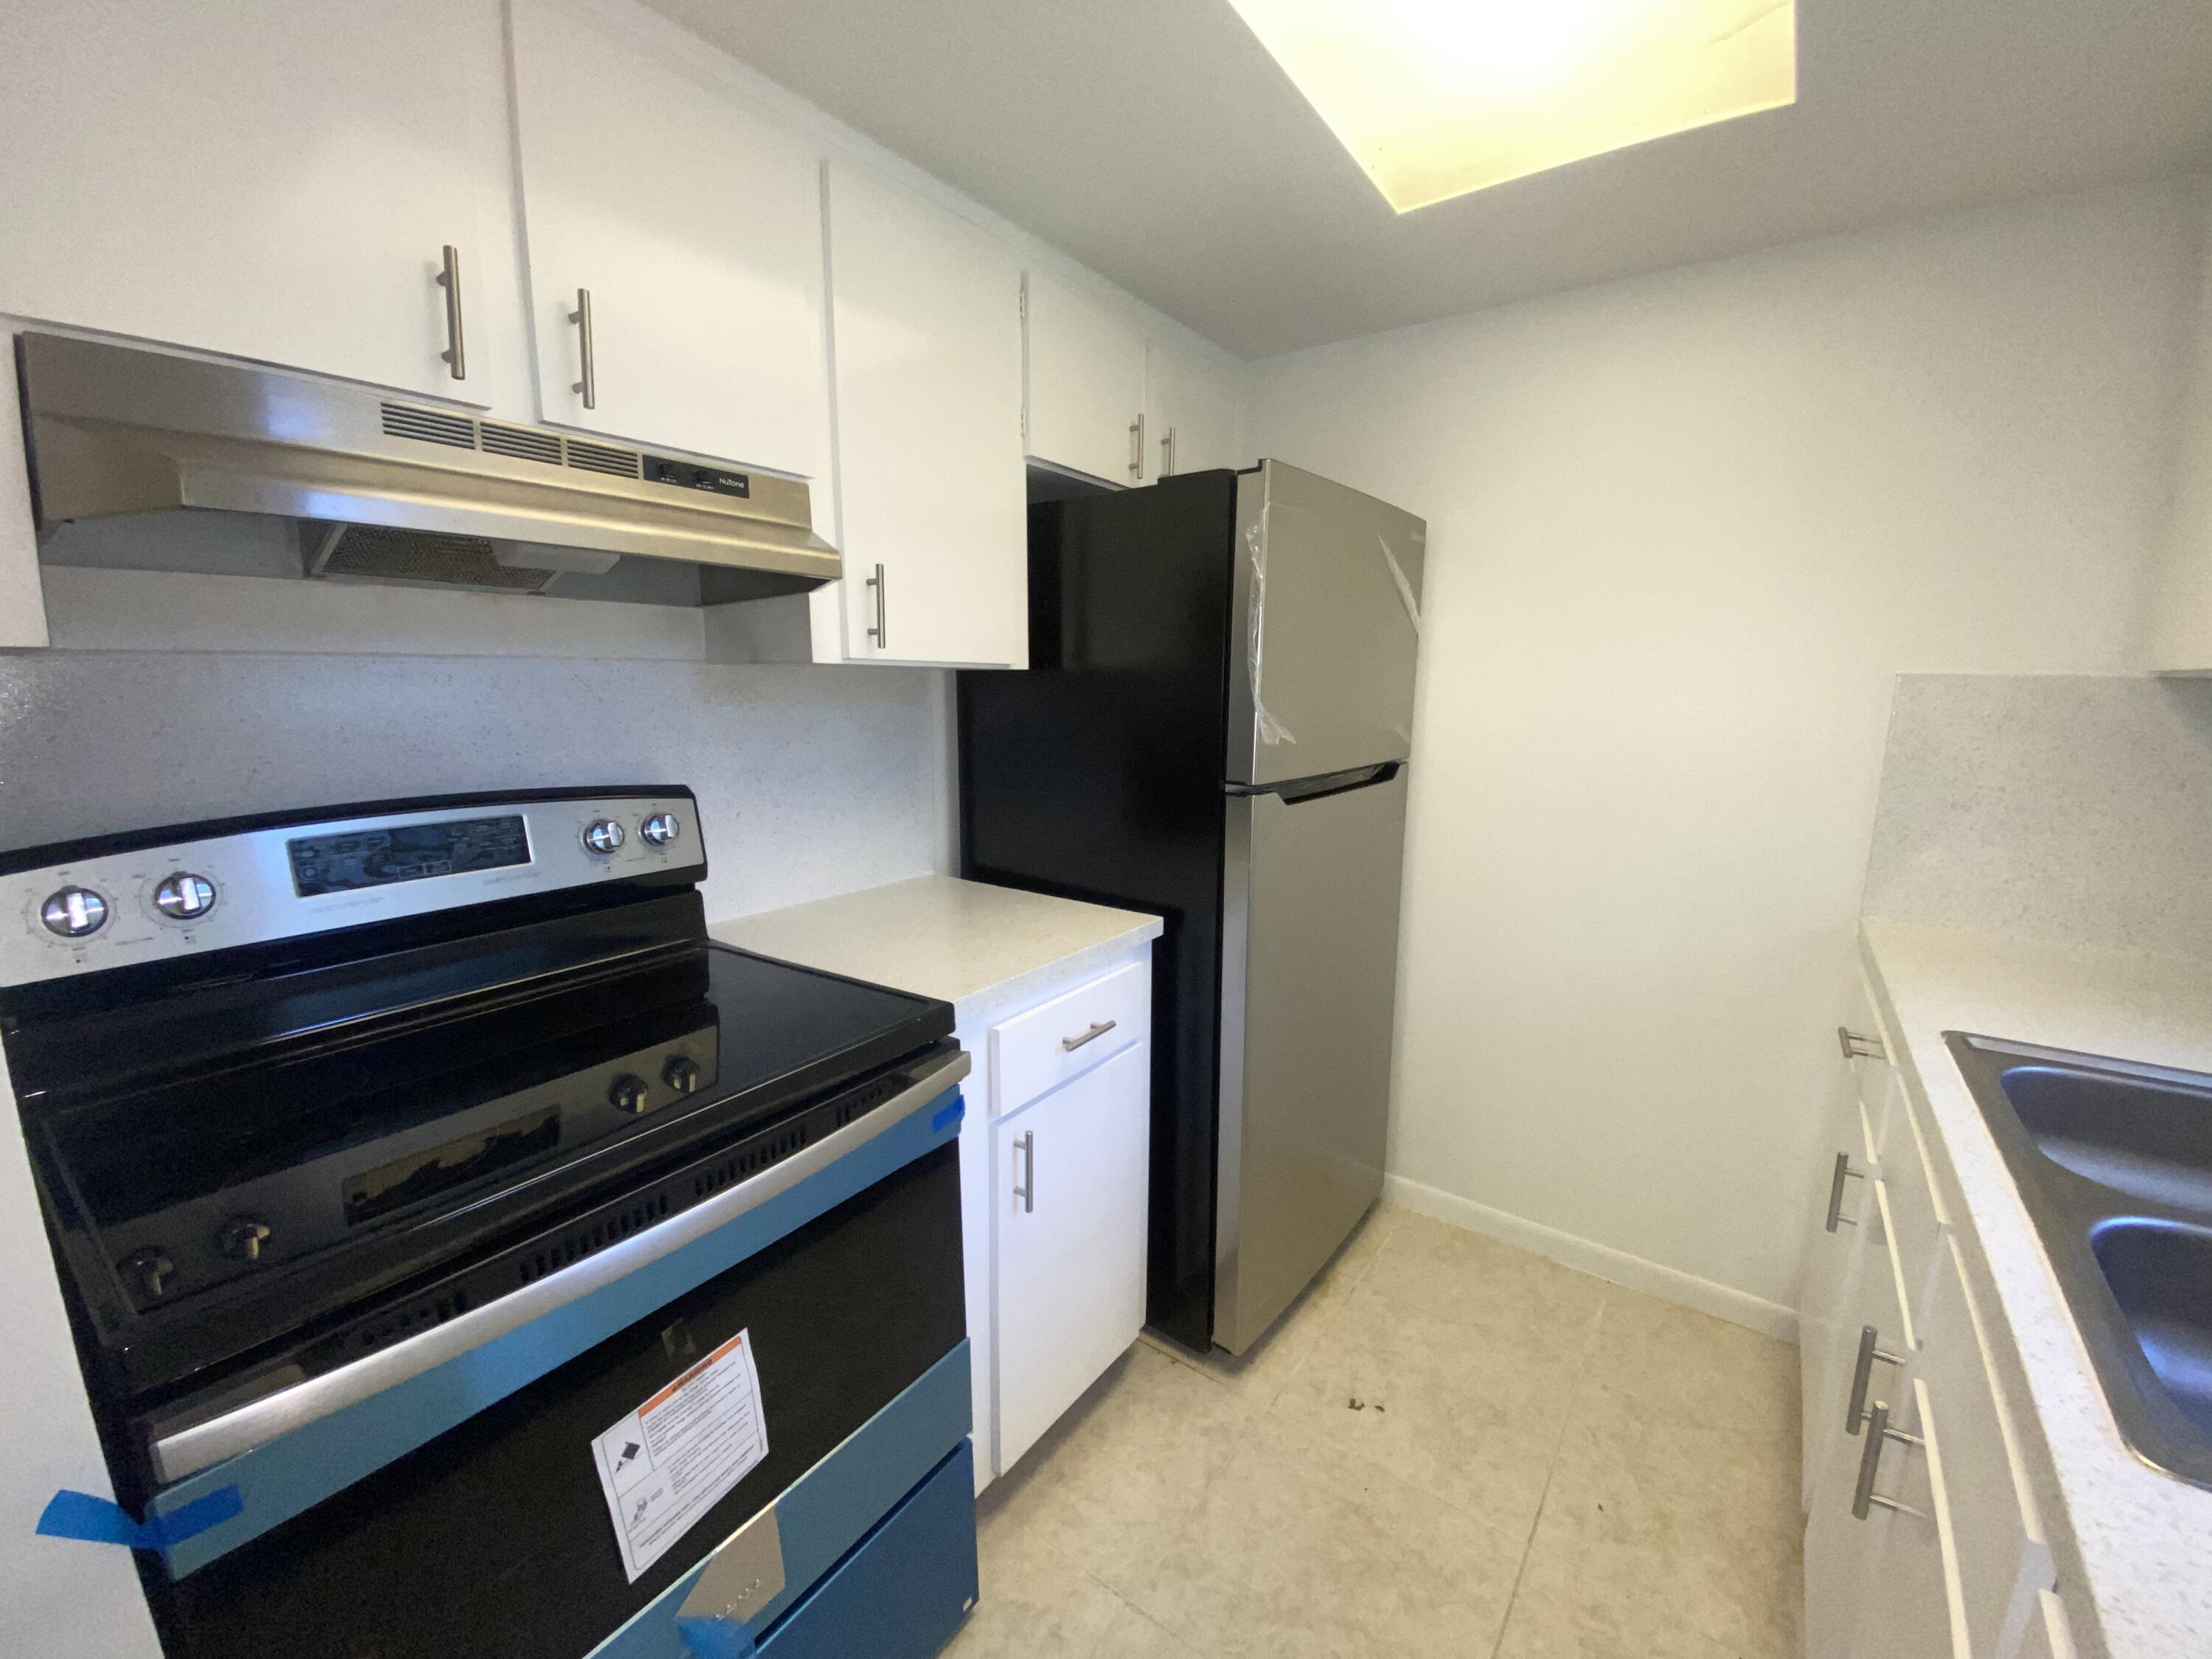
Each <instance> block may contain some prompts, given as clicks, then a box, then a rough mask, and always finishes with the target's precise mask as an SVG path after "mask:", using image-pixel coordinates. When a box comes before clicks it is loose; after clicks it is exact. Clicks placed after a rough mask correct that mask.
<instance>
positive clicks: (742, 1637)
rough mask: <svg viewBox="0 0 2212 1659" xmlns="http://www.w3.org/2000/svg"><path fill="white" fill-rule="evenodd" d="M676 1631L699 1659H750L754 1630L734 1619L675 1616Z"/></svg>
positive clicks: (753, 1649) (754, 1651)
mask: <svg viewBox="0 0 2212 1659" xmlns="http://www.w3.org/2000/svg"><path fill="white" fill-rule="evenodd" d="M676 1629H677V1631H678V1634H680V1635H681V1636H682V1637H683V1638H684V1646H685V1647H687V1648H689V1649H690V1650H691V1651H692V1652H693V1653H694V1654H696V1655H697V1656H698V1659H753V1655H755V1654H756V1653H757V1652H759V1651H760V1650H759V1649H758V1648H757V1647H755V1646H754V1645H753V1633H752V1632H751V1631H750V1630H748V1629H747V1628H746V1627H745V1626H744V1624H743V1623H742V1622H741V1621H740V1620H735V1619H678V1620H677V1621H676Z"/></svg>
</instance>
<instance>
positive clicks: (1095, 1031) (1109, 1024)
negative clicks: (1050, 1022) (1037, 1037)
mask: <svg viewBox="0 0 2212 1659" xmlns="http://www.w3.org/2000/svg"><path fill="white" fill-rule="evenodd" d="M1119 1024H1121V1021H1120V1020H1118V1019H1102V1020H1096V1021H1094V1022H1092V1024H1091V1029H1090V1030H1087V1031H1085V1033H1084V1034H1083V1035H1082V1036H1072V1037H1062V1038H1060V1047H1061V1048H1064V1049H1066V1051H1067V1052H1068V1053H1069V1054H1073V1053H1074V1052H1075V1051H1076V1050H1077V1049H1078V1048H1081V1047H1082V1046H1083V1045H1084V1044H1085V1043H1086V1042H1097V1041H1098V1039H1099V1038H1100V1037H1103V1036H1105V1035H1106V1033H1107V1032H1109V1031H1110V1030H1113V1029H1114V1028H1115V1026H1116V1025H1119Z"/></svg>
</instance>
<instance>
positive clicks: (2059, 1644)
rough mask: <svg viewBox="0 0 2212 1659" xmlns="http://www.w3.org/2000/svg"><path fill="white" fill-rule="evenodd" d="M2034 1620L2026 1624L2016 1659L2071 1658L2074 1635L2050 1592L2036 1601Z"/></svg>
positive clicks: (2056, 1598)
mask: <svg viewBox="0 0 2212 1659" xmlns="http://www.w3.org/2000/svg"><path fill="white" fill-rule="evenodd" d="M2035 1599H2036V1601H2037V1602H2038V1603H2039V1606H2038V1607H2037V1610H2036V1614H2035V1617H2034V1618H2033V1619H2031V1620H2028V1621H2027V1638H2026V1639H2025V1640H2024V1641H2022V1642H2021V1645H2020V1659H2074V1652H2075V1649H2074V1632H2073V1630H2072V1628H2071V1627H2070V1626H2069V1625H2068V1624H2067V1622H2066V1608H2065V1606H2064V1604H2063V1603H2062V1602H2061V1601H2059V1599H2058V1596H2057V1592H2056V1591H2053V1590H2045V1591H2044V1592H2042V1594H2040V1595H2038V1596H2037V1597H2036V1598H2035Z"/></svg>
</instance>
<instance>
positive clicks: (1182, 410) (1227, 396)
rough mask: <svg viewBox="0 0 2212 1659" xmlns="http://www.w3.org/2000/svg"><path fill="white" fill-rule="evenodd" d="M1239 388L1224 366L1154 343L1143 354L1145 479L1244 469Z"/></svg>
mask: <svg viewBox="0 0 2212 1659" xmlns="http://www.w3.org/2000/svg"><path fill="white" fill-rule="evenodd" d="M1240 401H1241V400H1240V399H1239V398H1238V397H1237V381H1236V380H1235V378H1234V375H1233V373H1232V371H1231V370H1230V369H1229V368H1226V366H1225V365H1219V364H1215V363H1212V362H1203V361H1201V360H1200V359H1198V358H1195V357H1192V356H1185V355H1184V354H1183V353H1182V352H1179V351H1176V350H1175V349H1173V348H1171V347H1169V346H1164V345H1162V344H1161V343H1159V342H1158V341H1157V340H1154V341H1152V342H1151V343H1148V344H1147V346H1146V350H1145V441H1146V445H1147V446H1148V447H1150V449H1151V452H1152V453H1151V454H1150V456H1149V457H1148V458H1147V460H1146V478H1147V479H1148V480H1149V479H1152V478H1167V477H1174V476H1175V475H1176V473H1178V472H1204V471H1207V470H1209V469H1210V468H1213V467H1223V466H1226V467H1237V466H1243V465H1245V461H1246V458H1245V457H1244V456H1243V454H1242V453H1239V452H1240V449H1241V444H1242V434H1241V433H1240V432H1239V430H1238V427H1239V422H1238V418H1237V416H1238V413H1239V410H1238V405H1239V403H1240Z"/></svg>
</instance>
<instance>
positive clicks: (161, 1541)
mask: <svg viewBox="0 0 2212 1659" xmlns="http://www.w3.org/2000/svg"><path fill="white" fill-rule="evenodd" d="M245 1510H246V1498H245V1495H244V1494H243V1493H241V1492H240V1491H239V1490H238V1488H237V1487H235V1486H218V1487H217V1488H216V1490H215V1491H213V1492H208V1493H206V1494H204V1496H202V1497H199V1498H194V1499H193V1500H192V1501H191V1503H189V1504H182V1505H180V1506H179V1507H178V1508H176V1509H173V1510H170V1511H169V1512H168V1513H167V1514H166V1515H156V1516H151V1517H149V1519H148V1520H146V1521H144V1522H137V1521H133V1520H132V1519H131V1512H130V1511H129V1510H126V1509H125V1508H124V1507H123V1506H122V1505H121V1504H112V1503H110V1502H108V1500H107V1499H106V1498H94V1496H93V1495H92V1494H91V1493H90V1492H71V1491H70V1490H68V1489H67V1488H64V1489H63V1490H62V1491H60V1492H56V1493H55V1494H54V1495H53V1498H52V1502H50V1503H49V1504H47V1505H46V1509H45V1510H44V1511H43V1512H42V1513H41V1514H40V1516H39V1525H38V1530H39V1531H40V1533H41V1534H44V1535H45V1536H46V1537H48V1538H76V1539H82V1541H84V1542H86V1543H88V1544H121V1545H124V1546H125V1547H129V1548H131V1549H137V1550H165V1549H168V1548H170V1547H173V1546H174V1545H177V1544H181V1543H183V1542H184V1541H185V1539H187V1538H196V1537H197V1536H198V1535H199V1534H201V1533H204V1532H206V1531H208V1530H210V1528H216V1527H219V1526H221V1525H222V1523H223V1522H226V1521H234V1520H236V1519H237V1518H238V1517H239V1516H240V1515H242V1514H243V1513H245Z"/></svg>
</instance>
